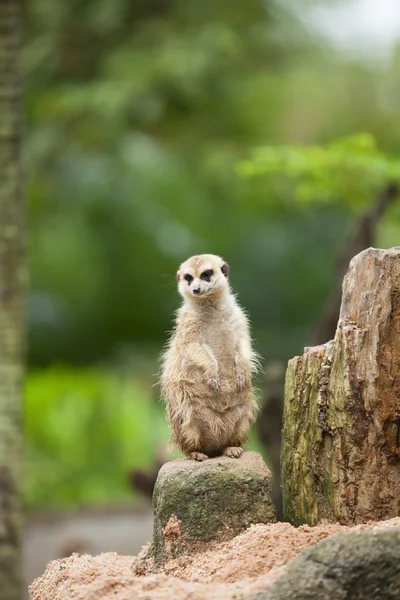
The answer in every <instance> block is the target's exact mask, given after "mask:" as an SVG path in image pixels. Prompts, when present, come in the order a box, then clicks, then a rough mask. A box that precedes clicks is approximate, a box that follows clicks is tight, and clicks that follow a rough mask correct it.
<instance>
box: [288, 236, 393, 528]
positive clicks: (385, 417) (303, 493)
mask: <svg viewBox="0 0 400 600" xmlns="http://www.w3.org/2000/svg"><path fill="white" fill-rule="evenodd" d="M282 485H283V504H284V517H285V519H286V520H288V521H290V522H291V523H293V524H296V525H297V524H301V523H308V524H310V525H315V524H317V523H319V522H321V521H322V520H327V521H338V522H340V523H342V524H354V523H361V522H366V521H368V520H370V519H373V520H382V519H388V518H391V517H395V516H398V515H399V514H400V248H392V249H390V250H376V249H373V248H369V249H367V250H365V251H364V252H361V253H360V254H358V255H357V256H356V257H354V258H353V260H352V261H351V263H350V267H349V271H348V273H347V275H346V276H345V279H344V282H343V296H342V304H341V310H340V317H339V322H338V326H337V330H336V334H335V338H334V340H333V341H330V342H328V343H327V344H324V345H321V346H316V347H314V348H306V349H305V352H304V354H303V356H300V357H295V358H293V359H292V360H290V361H289V365H288V369H287V373H286V383H285V406H284V416H283V431H282Z"/></svg>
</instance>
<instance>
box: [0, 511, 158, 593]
mask: <svg viewBox="0 0 400 600" xmlns="http://www.w3.org/2000/svg"><path fill="white" fill-rule="evenodd" d="M152 535H153V510H152V508H151V505H150V503H149V505H148V506H146V505H144V506H141V507H139V506H138V507H136V506H110V507H104V508H101V507H99V508H93V507H91V508H87V509H80V510H75V511H65V512H60V511H57V512H54V513H49V512H47V513H43V514H35V515H28V516H27V517H26V519H25V522H24V529H23V539H22V542H23V543H22V555H23V578H24V591H27V589H28V584H30V583H31V582H32V581H33V580H34V578H35V577H39V576H40V575H42V574H43V573H44V571H45V569H46V566H47V564H48V563H49V562H50V561H52V560H55V559H56V558H63V557H65V556H69V555H70V554H72V553H73V552H78V553H80V554H84V553H88V554H93V555H96V554H101V553H102V552H111V551H113V552H117V553H118V554H136V553H138V552H140V549H141V548H142V546H143V545H144V544H146V543H147V542H148V541H149V540H151V538H152ZM26 596H27V594H26ZM0 599H1V594H0Z"/></svg>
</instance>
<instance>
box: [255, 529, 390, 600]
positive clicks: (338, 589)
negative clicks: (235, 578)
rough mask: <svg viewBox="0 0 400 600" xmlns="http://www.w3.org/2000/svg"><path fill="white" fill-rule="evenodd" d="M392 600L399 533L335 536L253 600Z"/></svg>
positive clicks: (378, 531) (383, 531) (301, 558)
mask: <svg viewBox="0 0 400 600" xmlns="http://www.w3.org/2000/svg"><path fill="white" fill-rule="evenodd" d="M288 598H290V599H291V600H395V599H396V600H397V599H398V598H400V527H395V528H387V529H384V528H381V529H375V530H372V531H357V532H349V533H340V534H338V535H334V536H332V537H330V538H328V539H327V540H324V541H323V542H321V543H319V544H317V545H316V546H314V547H313V548H310V549H309V550H307V551H305V552H303V553H302V554H300V556H298V557H297V558H296V559H294V560H293V561H292V562H291V563H290V564H289V565H288V567H287V568H286V570H285V573H284V574H283V575H282V577H280V579H278V580H277V581H276V582H275V583H273V584H272V585H271V586H270V587H269V588H268V589H267V590H266V591H265V592H261V593H259V594H257V595H256V596H253V600H287V599H288Z"/></svg>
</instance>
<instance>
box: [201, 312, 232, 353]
mask: <svg viewBox="0 0 400 600" xmlns="http://www.w3.org/2000/svg"><path fill="white" fill-rule="evenodd" d="M200 332H201V333H200V337H201V342H202V343H203V344H207V346H208V347H209V348H210V349H211V351H212V353H213V355H214V357H215V358H216V359H217V360H218V362H221V361H222V362H228V363H229V362H230V361H233V360H234V355H235V348H236V346H237V331H236V329H235V326H234V321H233V318H232V316H231V315H230V314H229V313H228V314H224V313H216V314H214V315H210V316H209V318H208V319H206V320H205V321H204V322H203V324H202V328H201V329H200Z"/></svg>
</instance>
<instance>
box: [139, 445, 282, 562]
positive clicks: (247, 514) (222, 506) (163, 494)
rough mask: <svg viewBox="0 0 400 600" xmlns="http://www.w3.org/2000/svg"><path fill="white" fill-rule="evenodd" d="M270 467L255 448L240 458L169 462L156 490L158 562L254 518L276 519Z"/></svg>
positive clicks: (222, 535) (201, 546)
mask: <svg viewBox="0 0 400 600" xmlns="http://www.w3.org/2000/svg"><path fill="white" fill-rule="evenodd" d="M270 492H271V473H270V471H269V469H268V468H267V466H266V465H265V463H264V462H263V460H262V458H261V456H260V455H259V454H258V453H256V452H244V453H243V454H242V456H241V457H240V458H239V459H234V458H228V457H225V456H223V457H217V458H212V459H209V460H206V461H204V462H195V461H193V460H189V459H183V460H175V461H172V462H169V463H166V464H165V465H164V466H163V467H162V468H161V470H160V472H159V475H158V479H157V483H156V486H155V490H154V497H153V507H154V536H153V548H152V550H151V552H150V553H151V554H152V555H153V556H154V560H155V563H156V565H159V564H162V563H163V562H164V561H165V560H168V559H170V558H172V557H176V556H178V555H180V554H183V553H188V552H189V553H190V552H195V551H198V550H201V549H204V547H205V545H206V544H207V543H209V542H211V541H213V540H216V541H219V542H221V541H223V540H229V539H231V538H233V537H234V536H235V535H237V534H238V533H240V532H241V531H243V530H244V529H246V528H247V527H249V526H250V525H251V524H256V523H271V522H274V521H275V514H276V513H275V507H274V505H273V503H272V500H271V497H270Z"/></svg>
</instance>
